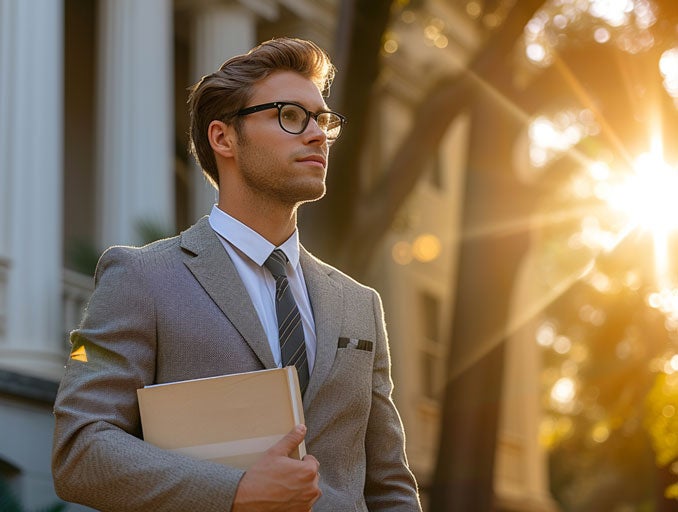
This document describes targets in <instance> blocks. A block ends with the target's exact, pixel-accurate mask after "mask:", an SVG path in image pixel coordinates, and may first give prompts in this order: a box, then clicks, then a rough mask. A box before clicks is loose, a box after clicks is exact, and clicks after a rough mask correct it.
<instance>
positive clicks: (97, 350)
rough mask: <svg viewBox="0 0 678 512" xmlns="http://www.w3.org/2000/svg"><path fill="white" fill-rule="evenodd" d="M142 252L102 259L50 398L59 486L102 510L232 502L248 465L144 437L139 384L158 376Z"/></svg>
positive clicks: (119, 251) (214, 507)
mask: <svg viewBox="0 0 678 512" xmlns="http://www.w3.org/2000/svg"><path fill="white" fill-rule="evenodd" d="M145 259H146V260H148V259H149V258H148V255H146V256H144V253H143V252H142V251H141V250H138V249H130V248H113V249H110V250H108V251H107V252H106V253H104V255H103V256H102V257H101V259H100V262H99V265H98V267H97V272H96V278H95V279H96V280H95V283H96V286H95V291H94V293H93V294H92V297H91V299H90V302H89V305H88V307H87V311H86V313H85V315H84V317H83V321H82V324H81V326H80V327H79V328H78V329H77V330H75V331H73V333H72V334H71V343H72V351H71V356H70V358H69V360H68V362H67V365H66V371H65V374H64V377H63V379H62V382H61V384H60V387H59V392H58V394H57V398H56V402H55V406H54V414H55V432H54V446H53V452H52V471H53V477H54V483H55V489H56V491H57V494H58V495H59V496H60V497H61V498H63V499H64V500H67V501H73V502H77V503H82V504H85V505H87V506H90V507H93V508H95V509H97V510H102V511H120V510H125V511H140V512H141V511H149V510H154V511H167V512H170V511H186V510H200V511H201V512H209V511H215V512H216V511H219V512H223V511H228V510H230V509H231V506H232V501H233V497H234V495H235V491H236V488H237V485H238V482H239V481H240V478H241V477H242V475H243V473H244V472H243V471H241V470H237V469H234V468H229V467H226V466H223V465H221V464H216V463H211V462H206V461H198V460H195V459H192V458H189V457H185V456H182V455H179V454H175V453H171V452H168V451H164V450H161V449H159V448H157V447H154V446H152V445H150V444H148V443H145V442H144V441H143V440H142V439H141V422H140V418H139V408H138V403H137V395H136V390H137V389H138V388H141V387H143V386H144V385H146V384H149V383H152V382H153V380H154V375H155V357H156V346H157V335H156V328H155V322H156V315H155V309H154V300H153V298H154V293H158V290H155V289H153V287H152V285H151V284H150V283H151V282H152V280H151V279H149V276H150V270H149V269H150V268H152V265H153V262H152V261H146V262H144V260H145ZM156 281H157V280H156ZM158 286H159V287H160V286H161V285H158Z"/></svg>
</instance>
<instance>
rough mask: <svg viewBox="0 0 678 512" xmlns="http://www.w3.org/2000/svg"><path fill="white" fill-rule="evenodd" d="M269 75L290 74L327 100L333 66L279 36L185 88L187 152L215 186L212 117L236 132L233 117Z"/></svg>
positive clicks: (319, 52) (319, 53) (318, 52)
mask: <svg viewBox="0 0 678 512" xmlns="http://www.w3.org/2000/svg"><path fill="white" fill-rule="evenodd" d="M274 71H295V72H297V73H299V74H300V75H302V76H304V77H306V78H308V79H309V80H311V81H312V82H313V83H314V84H315V85H316V86H317V87H318V89H319V90H320V92H321V93H322V94H323V96H327V95H328V94H329V90H330V86H331V85H332V80H333V78H334V72H335V68H334V66H333V65H332V62H331V61H330V58H329V56H328V55H327V53H326V52H325V51H324V50H323V49H322V48H320V47H319V46H318V45H316V44H315V43H313V42H312V41H306V40H303V39H294V38H287V37H282V38H276V39H271V40H270V41H266V42H264V43H261V44H260V45H258V46H257V47H255V48H253V49H252V50H250V51H249V52H248V53H246V54H244V55H237V56H235V57H233V58H231V59H229V60H227V61H226V62H224V63H223V64H222V65H221V68H220V69H219V71H216V72H214V73H212V74H211V75H206V76H204V77H202V79H201V80H200V81H199V82H198V83H197V84H195V85H193V86H192V87H191V88H190V89H189V91H190V94H189V98H188V105H189V114H190V131H189V139H190V145H189V150H190V152H191V154H192V155H193V156H194V157H195V159H196V160H197V162H198V164H200V167H201V168H202V170H203V173H205V175H206V176H207V178H208V179H209V180H210V181H211V182H212V183H213V184H214V185H215V186H216V187H217V188H219V174H218V172H217V164H216V160H215V158H214V153H213V151H212V147H211V146H210V143H209V140H208V138H207V128H208V127H209V125H210V123H211V122H212V121H214V120H215V119H216V120H220V121H224V122H225V123H235V127H236V130H239V129H240V124H239V119H238V118H237V117H236V115H235V113H236V112H238V111H239V110H242V109H243V108H245V107H246V106H247V102H248V101H249V100H250V98H251V97H252V86H253V85H254V84H256V83H257V82H259V81H260V80H263V79H264V78H266V77H268V76H269V75H270V74H271V73H273V72H274Z"/></svg>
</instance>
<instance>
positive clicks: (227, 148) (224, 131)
mask: <svg viewBox="0 0 678 512" xmlns="http://www.w3.org/2000/svg"><path fill="white" fill-rule="evenodd" d="M207 137H208V139H209V141H210V146H212V150H213V151H214V152H215V153H216V154H217V155H220V156H222V157H224V158H232V157H233V155H234V149H235V145H236V140H237V137H236V134H235V129H234V128H233V125H229V124H226V123H224V122H223V121H216V120H215V121H212V122H211V123H210V125H209V126H208V127H207Z"/></svg>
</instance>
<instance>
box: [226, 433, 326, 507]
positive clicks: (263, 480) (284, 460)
mask: <svg viewBox="0 0 678 512" xmlns="http://www.w3.org/2000/svg"><path fill="white" fill-rule="evenodd" d="M305 435H306V427H305V426H304V425H297V426H296V427H294V428H293V429H292V430H291V431H290V432H289V433H288V434H287V435H286V436H285V437H283V438H282V439H281V440H280V441H278V442H277V443H276V444H274V445H273V446H271V448H269V449H268V450H267V451H266V453H265V454H264V456H263V457H262V458H261V459H259V460H258V461H257V462H256V463H255V464H254V465H252V467H251V468H250V469H248V470H247V471H246V472H245V475H244V476H243V477H242V479H241V480H240V483H239V484H238V489H237V490H236V493H235V500H234V501H233V508H232V512H244V511H247V512H274V511H285V512H308V511H309V510H311V507H312V506H313V504H314V503H315V502H316V501H317V500H318V498H320V494H321V492H320V488H319V487H318V468H319V467H320V464H319V463H318V461H317V460H316V458H315V457H313V455H306V456H305V457H304V460H302V461H299V460H295V459H292V458H290V456H289V455H290V453H292V451H293V450H294V449H295V448H296V447H297V446H299V444H300V443H301V442H302V441H303V439H304V436H305Z"/></svg>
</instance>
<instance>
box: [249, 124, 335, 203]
mask: <svg viewBox="0 0 678 512" xmlns="http://www.w3.org/2000/svg"><path fill="white" fill-rule="evenodd" d="M238 146H239V152H240V162H239V165H240V171H241V173H242V177H243V180H244V182H245V184H246V185H247V186H248V187H249V189H250V190H252V191H255V192H256V193H258V195H260V196H262V197H264V198H266V199H268V200H270V201H273V202H277V203H282V204H284V205H286V206H289V207H292V208H294V209H296V208H297V207H298V206H299V205H301V204H303V203H308V202H313V201H317V200H319V199H321V198H322V197H324V196H325V192H326V186H325V179H324V177H323V179H322V180H320V181H319V180H318V179H317V178H310V177H309V178H308V179H306V180H301V179H300V180H290V179H287V178H286V177H285V176H284V175H282V174H281V169H284V168H285V164H283V163H281V162H280V160H279V159H277V158H275V157H274V156H273V155H271V154H269V153H268V152H267V151H265V150H263V149H262V148H260V147H258V146H256V145H255V144H252V143H251V142H250V141H249V139H248V138H247V137H245V136H244V134H242V135H241V137H240V139H239V140H238Z"/></svg>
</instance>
